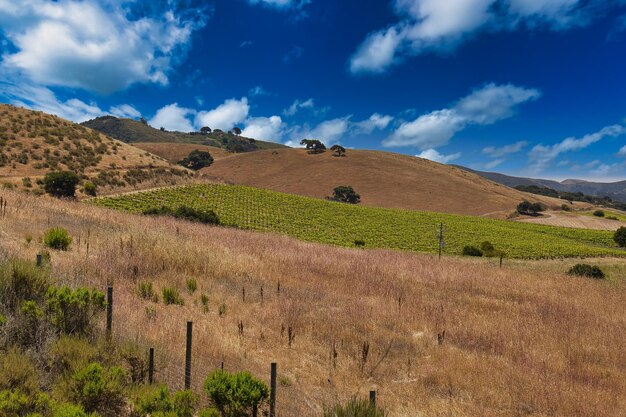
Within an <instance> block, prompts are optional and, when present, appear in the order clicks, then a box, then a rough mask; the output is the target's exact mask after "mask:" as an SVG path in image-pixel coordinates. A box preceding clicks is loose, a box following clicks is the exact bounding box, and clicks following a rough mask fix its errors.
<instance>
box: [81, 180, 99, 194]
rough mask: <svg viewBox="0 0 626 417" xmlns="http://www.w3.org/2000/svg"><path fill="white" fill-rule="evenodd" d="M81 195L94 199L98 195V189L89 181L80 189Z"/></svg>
mask: <svg viewBox="0 0 626 417" xmlns="http://www.w3.org/2000/svg"><path fill="white" fill-rule="evenodd" d="M82 191H83V193H85V194H87V195H90V196H92V197H95V196H96V194H97V193H98V187H97V186H96V184H94V183H93V182H91V181H87V182H85V184H84V185H83V189H82Z"/></svg>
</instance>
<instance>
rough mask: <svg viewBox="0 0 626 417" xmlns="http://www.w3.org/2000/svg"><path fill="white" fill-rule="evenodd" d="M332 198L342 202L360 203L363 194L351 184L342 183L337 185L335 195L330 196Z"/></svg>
mask: <svg viewBox="0 0 626 417" xmlns="http://www.w3.org/2000/svg"><path fill="white" fill-rule="evenodd" d="M329 199H330V200H333V201H339V202H340V203H349V204H359V203H360V202H361V196H360V195H359V194H357V192H356V191H354V189H353V188H352V187H350V186H349V185H340V186H339V187H335V189H334V190H333V195H332V196H330V197H329Z"/></svg>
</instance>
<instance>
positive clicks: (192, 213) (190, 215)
mask: <svg viewBox="0 0 626 417" xmlns="http://www.w3.org/2000/svg"><path fill="white" fill-rule="evenodd" d="M143 214H144V215H146V216H171V217H175V218H177V219H184V220H189V221H192V222H197V223H205V224H220V220H219V218H218V217H217V214H215V212H214V211H213V210H208V211H200V210H196V209H193V208H191V207H187V206H180V207H178V208H176V209H171V208H169V207H166V206H162V207H158V208H150V209H147V210H144V212H143Z"/></svg>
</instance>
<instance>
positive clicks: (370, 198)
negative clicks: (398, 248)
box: [201, 149, 563, 217]
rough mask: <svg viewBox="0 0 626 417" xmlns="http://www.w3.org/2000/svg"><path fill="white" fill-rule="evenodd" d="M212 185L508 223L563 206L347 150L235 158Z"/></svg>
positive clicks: (459, 174)
mask: <svg viewBox="0 0 626 417" xmlns="http://www.w3.org/2000/svg"><path fill="white" fill-rule="evenodd" d="M201 172H202V173H203V174H204V175H205V176H207V177H212V178H214V179H218V180H222V181H226V182H230V183H235V184H242V185H248V186H252V187H258V188H266V189H271V190H275V191H281V192H285V193H291V194H299V195H304V196H309V197H316V198H325V197H326V196H329V195H330V194H332V190H333V188H335V187H336V186H339V185H350V186H352V187H353V188H354V189H355V190H356V191H357V192H358V193H359V194H360V195H361V201H362V204H365V205H370V206H378V207H388V208H402V209H413V210H429V211H438V212H444V213H457V214H470V215H490V216H493V217H504V216H506V215H507V214H509V213H510V212H512V211H514V210H515V207H516V206H517V204H519V203H520V202H521V201H522V200H524V199H527V200H530V201H540V202H544V203H545V204H547V205H549V206H560V205H561V204H562V203H563V202H562V201H560V200H556V199H552V198H549V197H542V196H535V195H531V194H527V193H522V192H520V191H517V190H514V189H511V188H508V187H505V186H502V185H499V184H496V183H494V182H492V181H489V180H487V179H484V178H482V177H480V176H478V175H475V174H472V173H469V172H467V171H464V170H461V169H459V168H455V167H451V166H448V165H442V164H438V163H435V162H431V161H428V160H425V159H420V158H414V157H411V156H408V155H400V154H395V153H389V152H380V151H361V150H348V152H347V154H346V156H345V157H335V156H333V155H332V152H330V151H327V152H325V153H322V154H316V155H311V154H309V153H307V151H305V150H303V149H277V150H269V151H262V152H254V153H247V154H240V155H235V156H232V157H229V158H224V159H221V160H218V161H216V162H215V163H214V164H213V165H212V166H210V167H208V168H205V169H204V170H202V171H201Z"/></svg>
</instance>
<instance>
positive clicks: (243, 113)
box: [196, 97, 250, 130]
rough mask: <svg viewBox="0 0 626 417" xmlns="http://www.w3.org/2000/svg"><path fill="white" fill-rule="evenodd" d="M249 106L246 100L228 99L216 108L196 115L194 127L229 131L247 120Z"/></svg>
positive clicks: (244, 98)
mask: <svg viewBox="0 0 626 417" xmlns="http://www.w3.org/2000/svg"><path fill="white" fill-rule="evenodd" d="M249 112H250V105H249V104H248V99H247V98H246V97H243V98H242V99H241V100H237V99H234V98H233V99H229V100H226V101H225V102H224V103H223V104H221V105H219V106H218V107H217V108H215V109H213V110H209V111H201V112H199V113H198V114H197V115H196V126H199V127H202V126H209V127H210V128H212V129H215V128H217V129H222V130H230V129H232V128H233V127H234V126H235V125H237V124H239V123H241V122H243V121H244V120H246V119H247V118H248V114H249Z"/></svg>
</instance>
